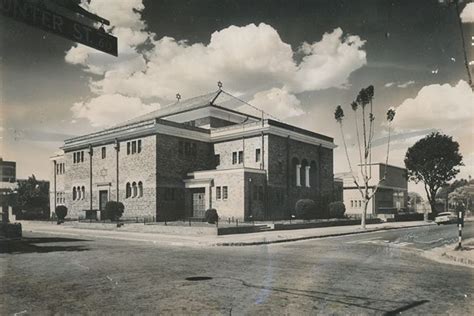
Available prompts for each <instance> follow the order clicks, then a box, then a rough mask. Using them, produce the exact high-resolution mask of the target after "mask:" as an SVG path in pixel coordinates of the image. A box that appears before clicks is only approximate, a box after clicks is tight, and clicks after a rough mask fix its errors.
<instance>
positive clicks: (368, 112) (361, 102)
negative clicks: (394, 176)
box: [334, 86, 395, 229]
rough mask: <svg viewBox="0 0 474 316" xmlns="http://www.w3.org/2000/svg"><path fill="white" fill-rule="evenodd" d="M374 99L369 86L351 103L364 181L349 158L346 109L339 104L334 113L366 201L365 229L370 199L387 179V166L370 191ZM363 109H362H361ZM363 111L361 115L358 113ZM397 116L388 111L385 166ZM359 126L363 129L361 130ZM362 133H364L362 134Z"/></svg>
mask: <svg viewBox="0 0 474 316" xmlns="http://www.w3.org/2000/svg"><path fill="white" fill-rule="evenodd" d="M373 99H374V87H373V86H368V87H367V88H365V89H362V90H360V92H359V94H358V95H357V98H356V100H355V101H354V102H352V103H351V108H352V111H353V112H354V120H355V130H356V137H357V145H358V150H359V162H360V163H359V166H360V174H361V176H362V181H360V180H358V178H357V177H356V176H355V175H354V172H353V170H352V166H351V161H350V158H349V153H348V151H347V144H346V140H345V137H344V129H343V124H342V123H343V118H344V111H343V109H342V107H341V106H340V105H339V106H337V108H336V111H335V113H334V118H335V119H336V121H337V122H338V123H339V127H340V130H341V136H342V141H343V145H344V150H345V153H346V158H347V163H348V165H349V171H350V173H351V175H352V179H353V181H354V184H355V186H356V187H357V189H358V190H359V192H360V194H361V197H362V200H363V201H364V211H363V214H362V219H361V227H362V228H363V229H365V220H366V217H367V208H368V206H369V201H370V200H371V199H372V197H373V196H374V195H375V193H377V190H378V188H379V185H380V183H382V181H384V180H385V177H386V173H387V168H385V171H384V175H383V177H382V178H380V179H379V182H378V183H377V184H376V185H375V187H374V188H373V190H372V192H370V190H371V188H370V186H369V181H370V180H371V179H372V142H373V139H374V130H375V127H374V121H375V116H374V113H373ZM359 109H361V110H359ZM359 112H361V114H360V115H359V114H358V113H359ZM394 117H395V111H394V110H393V109H389V110H388V111H387V116H386V120H387V122H388V142H387V154H386V158H385V166H386V165H387V164H388V155H389V152H390V136H391V123H392V121H393V119H394ZM359 126H360V128H361V131H359ZM361 134H362V135H361Z"/></svg>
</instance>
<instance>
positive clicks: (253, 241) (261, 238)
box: [22, 221, 435, 247]
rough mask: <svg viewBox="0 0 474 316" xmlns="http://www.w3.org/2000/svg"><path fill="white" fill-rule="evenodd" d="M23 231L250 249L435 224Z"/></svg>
mask: <svg viewBox="0 0 474 316" xmlns="http://www.w3.org/2000/svg"><path fill="white" fill-rule="evenodd" d="M22 225H23V232H28V231H30V232H37V233H48V234H57V235H66V236H76V237H79V236H80V237H82V238H87V237H88V236H89V237H96V238H108V239H118V240H129V241H143V242H152V243H155V244H157V243H158V244H164V245H170V246H198V247H199V246H253V245H262V244H273V243H282V242H291V241H298V240H306V239H315V238H323V237H334V236H343V235H352V234H361V233H369V232H376V231H381V230H391V229H402V228H410V227H419V226H428V225H435V224H434V223H431V222H428V223H427V222H423V221H416V222H397V223H382V224H371V225H367V229H366V230H362V229H361V228H360V226H359V225H354V226H335V227H324V228H311V229H298V230H285V231H267V232H260V233H249V234H239V235H222V236H210V235H203V236H190V235H188V236H186V235H183V234H163V233H160V234H157V233H147V232H129V231H127V232H126V231H110V230H98V229H86V228H82V227H81V228H78V227H71V226H67V225H56V224H55V223H50V222H33V221H23V222H22Z"/></svg>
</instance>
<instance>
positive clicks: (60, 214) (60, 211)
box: [55, 205, 67, 224]
mask: <svg viewBox="0 0 474 316" xmlns="http://www.w3.org/2000/svg"><path fill="white" fill-rule="evenodd" d="M55 213H56V217H57V218H58V224H60V223H62V222H64V218H66V215H67V207H66V206H64V205H58V206H56V209H55Z"/></svg>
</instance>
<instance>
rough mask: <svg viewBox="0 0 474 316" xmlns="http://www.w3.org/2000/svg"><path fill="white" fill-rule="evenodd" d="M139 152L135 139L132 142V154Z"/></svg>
mask: <svg viewBox="0 0 474 316" xmlns="http://www.w3.org/2000/svg"><path fill="white" fill-rule="evenodd" d="M136 152H137V142H136V141H133V142H132V154H135V153H136Z"/></svg>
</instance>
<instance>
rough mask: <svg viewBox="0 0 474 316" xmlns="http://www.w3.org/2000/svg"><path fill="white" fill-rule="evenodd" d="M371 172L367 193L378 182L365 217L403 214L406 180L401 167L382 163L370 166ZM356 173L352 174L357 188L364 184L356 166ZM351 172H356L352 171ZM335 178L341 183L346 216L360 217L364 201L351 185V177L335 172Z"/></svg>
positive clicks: (406, 191) (346, 173) (406, 198)
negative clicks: (340, 180)
mask: <svg viewBox="0 0 474 316" xmlns="http://www.w3.org/2000/svg"><path fill="white" fill-rule="evenodd" d="M368 169H369V170H370V172H371V179H370V181H369V189H370V192H373V190H374V189H375V187H376V186H377V184H379V182H380V179H382V178H383V176H384V174H386V176H385V180H383V181H382V182H380V184H379V188H378V190H377V193H376V194H375V195H374V197H373V198H372V199H371V201H370V203H369V206H368V208H367V214H368V215H373V216H377V215H379V214H394V213H396V212H400V211H405V210H406V208H407V202H408V178H407V171H406V169H405V168H401V167H396V166H391V165H386V164H384V163H373V164H371V165H370V166H368ZM357 171H358V174H356V175H355V177H356V179H357V182H358V183H359V185H360V186H363V185H364V181H363V180H362V174H361V173H360V166H358V167H357ZM354 172H356V170H355V169H354ZM334 177H335V178H339V179H342V181H343V201H344V205H345V206H346V214H347V215H360V214H362V213H363V211H364V200H363V198H362V195H361V193H360V191H359V189H358V188H357V186H356V184H355V183H354V178H353V177H352V175H351V174H350V173H349V172H344V173H338V174H335V175H334Z"/></svg>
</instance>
